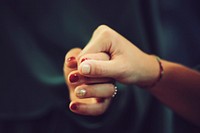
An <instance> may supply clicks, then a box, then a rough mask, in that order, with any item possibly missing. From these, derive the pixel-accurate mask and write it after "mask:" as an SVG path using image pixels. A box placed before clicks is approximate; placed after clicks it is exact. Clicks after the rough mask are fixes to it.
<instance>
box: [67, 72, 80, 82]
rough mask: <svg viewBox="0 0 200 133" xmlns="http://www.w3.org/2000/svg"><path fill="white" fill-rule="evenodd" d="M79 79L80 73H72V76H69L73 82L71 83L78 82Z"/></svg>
mask: <svg viewBox="0 0 200 133" xmlns="http://www.w3.org/2000/svg"><path fill="white" fill-rule="evenodd" d="M78 80H79V77H78V74H76V73H75V74H72V75H70V77H69V81H70V82H71V83H74V82H77V81H78Z"/></svg>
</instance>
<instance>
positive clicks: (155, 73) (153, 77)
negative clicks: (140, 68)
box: [140, 55, 164, 89]
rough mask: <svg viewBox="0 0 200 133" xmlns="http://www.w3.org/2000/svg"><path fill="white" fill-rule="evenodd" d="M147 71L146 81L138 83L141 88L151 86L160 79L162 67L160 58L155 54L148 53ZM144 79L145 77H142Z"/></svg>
mask: <svg viewBox="0 0 200 133" xmlns="http://www.w3.org/2000/svg"><path fill="white" fill-rule="evenodd" d="M149 57H150V58H149V63H148V65H147V66H148V68H146V69H148V72H147V73H146V82H143V84H141V85H140V87H142V88H148V89H149V88H153V87H154V86H156V84H157V83H158V82H160V80H161V79H162V77H163V75H164V69H163V64H162V61H161V59H160V58H159V57H158V56H155V55H149ZM144 79H145V78H144Z"/></svg>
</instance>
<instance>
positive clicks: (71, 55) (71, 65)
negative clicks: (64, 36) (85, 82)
mask: <svg viewBox="0 0 200 133" xmlns="http://www.w3.org/2000/svg"><path fill="white" fill-rule="evenodd" d="M80 52H81V49H80V48H74V49H71V50H70V51H69V52H68V53H67V54H66V56H65V61H64V67H63V70H64V75H65V77H67V75H68V74H69V73H70V72H71V71H72V70H76V69H77V61H76V57H77V56H78V54H79V53H80Z"/></svg>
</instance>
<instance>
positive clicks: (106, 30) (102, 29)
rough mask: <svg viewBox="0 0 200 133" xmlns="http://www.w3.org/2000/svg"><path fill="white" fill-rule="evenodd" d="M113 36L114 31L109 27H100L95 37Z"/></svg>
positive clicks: (95, 32)
mask: <svg viewBox="0 0 200 133" xmlns="http://www.w3.org/2000/svg"><path fill="white" fill-rule="evenodd" d="M111 34H112V30H111V28H110V27H108V26H107V25H100V26H99V27H98V28H97V29H96V30H95V31H94V35H98V36H103V37H105V36H106V37H108V36H110V35H111Z"/></svg>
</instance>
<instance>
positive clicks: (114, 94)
mask: <svg viewBox="0 0 200 133" xmlns="http://www.w3.org/2000/svg"><path fill="white" fill-rule="evenodd" d="M114 88H115V91H114V93H113V95H112V97H115V96H116V95H117V86H115V87H114Z"/></svg>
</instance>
